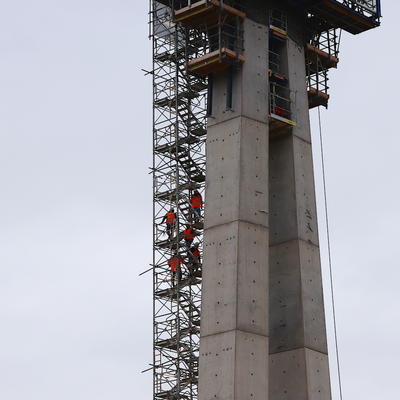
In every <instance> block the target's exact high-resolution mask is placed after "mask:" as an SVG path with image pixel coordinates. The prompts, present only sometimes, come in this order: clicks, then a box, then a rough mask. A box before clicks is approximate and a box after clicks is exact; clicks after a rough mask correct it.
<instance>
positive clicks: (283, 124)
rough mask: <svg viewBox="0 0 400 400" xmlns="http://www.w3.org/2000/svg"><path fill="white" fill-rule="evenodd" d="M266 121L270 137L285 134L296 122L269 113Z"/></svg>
mask: <svg viewBox="0 0 400 400" xmlns="http://www.w3.org/2000/svg"><path fill="white" fill-rule="evenodd" d="M268 121H269V137H270V138H274V137H276V136H280V135H283V134H287V133H289V132H290V131H291V128H293V127H294V126H296V122H294V121H292V120H290V119H287V118H284V117H281V116H279V115H276V114H270V115H269V117H268Z"/></svg>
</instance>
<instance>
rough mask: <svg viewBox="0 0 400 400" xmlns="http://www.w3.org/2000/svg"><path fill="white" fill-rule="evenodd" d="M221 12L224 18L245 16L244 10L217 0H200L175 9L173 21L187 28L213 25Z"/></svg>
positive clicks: (242, 17)
mask: <svg viewBox="0 0 400 400" xmlns="http://www.w3.org/2000/svg"><path fill="white" fill-rule="evenodd" d="M221 13H222V14H223V16H224V18H225V19H226V18H228V19H229V18H230V17H231V18H235V17H239V18H241V19H244V18H245V17H246V14H245V13H244V12H242V11H239V10H237V9H236V8H234V7H231V6H228V5H227V4H224V3H222V4H221V2H220V1H218V0H208V1H207V0H202V1H198V2H197V3H194V4H192V5H190V6H187V7H183V8H181V9H180V10H177V11H175V21H176V22H180V23H181V24H182V25H184V26H186V27H188V28H194V27H199V26H205V25H206V26H213V25H216V24H217V23H218V20H219V18H220V14H221Z"/></svg>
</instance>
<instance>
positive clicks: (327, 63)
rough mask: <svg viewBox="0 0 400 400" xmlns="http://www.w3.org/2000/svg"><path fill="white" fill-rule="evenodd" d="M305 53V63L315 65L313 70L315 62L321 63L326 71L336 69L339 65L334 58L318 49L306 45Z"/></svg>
mask: <svg viewBox="0 0 400 400" xmlns="http://www.w3.org/2000/svg"><path fill="white" fill-rule="evenodd" d="M305 52H306V57H307V61H308V62H310V63H313V62H314V63H315V65H314V66H315V68H317V67H318V66H317V61H318V59H319V61H320V62H321V64H322V66H323V67H324V68H326V69H329V68H337V65H338V63H339V59H338V58H337V57H335V56H332V55H330V54H328V53H327V52H325V51H323V50H321V49H319V48H318V47H315V46H312V45H311V44H307V45H306V46H305Z"/></svg>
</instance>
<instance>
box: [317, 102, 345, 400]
mask: <svg viewBox="0 0 400 400" xmlns="http://www.w3.org/2000/svg"><path fill="white" fill-rule="evenodd" d="M318 123H319V142H320V146H321V164H322V180H323V190H324V204H325V222H326V236H327V245H328V260H329V276H330V286H331V296H332V297H331V301H332V313H333V328H334V336H335V350H336V365H337V375H338V382H339V394H340V400H343V391H342V377H341V372H340V357H339V344H338V334H337V324H336V307H335V296H334V285H333V272H332V254H331V239H330V232H329V217H328V199H327V189H326V175H325V158H324V144H323V138H322V123H321V110H320V107H318Z"/></svg>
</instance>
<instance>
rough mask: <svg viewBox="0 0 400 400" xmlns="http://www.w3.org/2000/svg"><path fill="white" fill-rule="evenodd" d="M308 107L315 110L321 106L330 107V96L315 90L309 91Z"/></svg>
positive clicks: (310, 89)
mask: <svg viewBox="0 0 400 400" xmlns="http://www.w3.org/2000/svg"><path fill="white" fill-rule="evenodd" d="M307 93H308V106H309V108H310V109H311V108H315V107H319V106H324V107H328V101H329V94H327V93H324V92H321V91H320V90H317V89H315V88H309V89H308V92H307Z"/></svg>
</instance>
